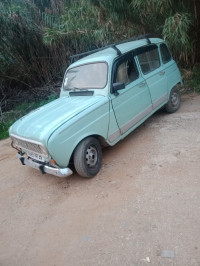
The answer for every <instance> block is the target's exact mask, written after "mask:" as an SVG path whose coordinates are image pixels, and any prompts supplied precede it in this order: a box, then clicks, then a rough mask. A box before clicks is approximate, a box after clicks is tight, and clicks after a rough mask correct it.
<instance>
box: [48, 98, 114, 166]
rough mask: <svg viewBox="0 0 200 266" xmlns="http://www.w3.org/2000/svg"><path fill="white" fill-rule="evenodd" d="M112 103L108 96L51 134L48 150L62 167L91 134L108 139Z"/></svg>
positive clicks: (66, 164)
mask: <svg viewBox="0 0 200 266" xmlns="http://www.w3.org/2000/svg"><path fill="white" fill-rule="evenodd" d="M109 110H110V103H109V99H108V98H106V97H105V98H104V100H103V101H101V102H100V103H97V104H96V105H94V106H91V107H89V108H88V109H86V110H84V111H83V112H82V113H80V114H78V115H77V116H75V117H73V118H72V119H71V120H70V121H68V122H66V123H65V124H63V125H62V126H61V127H59V128H58V129H57V130H55V132H54V133H53V134H52V135H51V137H50V138H49V141H48V145H47V146H48V151H49V153H50V155H51V156H52V158H53V159H54V160H55V161H56V163H57V165H58V166H60V167H67V166H68V164H69V161H70V158H71V156H72V153H73V151H74V149H75V148H76V146H77V145H78V143H80V141H81V140H83V139H84V138H86V137H88V136H91V135H99V136H101V137H102V138H104V139H105V140H106V139H107V134H108V126H109Z"/></svg>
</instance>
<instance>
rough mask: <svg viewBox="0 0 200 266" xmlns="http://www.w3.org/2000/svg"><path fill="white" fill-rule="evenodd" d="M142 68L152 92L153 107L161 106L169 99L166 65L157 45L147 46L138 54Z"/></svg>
mask: <svg viewBox="0 0 200 266" xmlns="http://www.w3.org/2000/svg"><path fill="white" fill-rule="evenodd" d="M137 59H138V62H139V65H140V69H141V72H142V75H143V77H144V79H145V80H146V82H147V85H148V87H149V90H150V93H151V100H152V106H153V109H156V108H159V107H160V105H162V104H163V103H164V102H166V101H167V99H168V93H167V77H166V72H165V67H164V66H163V64H161V62H160V57H159V52H158V47H157V45H155V44H153V45H150V46H148V47H146V48H145V49H144V50H143V51H142V52H141V53H139V54H138V55H137Z"/></svg>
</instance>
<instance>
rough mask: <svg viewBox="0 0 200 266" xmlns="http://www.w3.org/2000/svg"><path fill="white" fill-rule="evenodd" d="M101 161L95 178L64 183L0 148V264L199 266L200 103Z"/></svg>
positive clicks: (141, 132) (159, 118) (161, 120)
mask: <svg viewBox="0 0 200 266" xmlns="http://www.w3.org/2000/svg"><path fill="white" fill-rule="evenodd" d="M103 158H104V159H103V167H102V170H101V172H100V173H99V174H98V175H97V176H96V177H95V178H94V179H91V180H85V179H82V178H80V177H79V176H78V175H76V174H74V175H73V176H71V177H69V178H65V179H60V178H56V177H54V176H51V175H41V173H40V172H38V171H37V170H34V169H30V168H28V167H26V166H22V165H21V164H20V162H19V161H18V160H17V159H16V154H15V151H14V150H13V149H11V148H10V140H9V139H7V140H5V141H1V142H0V165H1V169H0V184H1V185H0V265H2V266H7V265H9V266H22V265H24V266H29V265H30V266H36V265H37V266H40V265H48V266H55V265H56V266H60V265H61V266H62V265H67V266H83V265H84V266H90V265H91V266H93V265H95V266H96V265H101V266H108V265H114V266H118V265H119V266H124V265H142V266H143V265H148V264H149V265H164V266H165V265H170V266H171V265H178V266H184V265H186V266H190V265H192V266H199V265H200V96H195V97H194V95H187V96H184V97H183V102H182V106H181V108H180V110H179V111H178V112H177V113H175V114H171V115H169V114H166V113H165V112H163V111H160V112H158V113H156V114H155V115H154V116H153V117H151V118H150V119H149V120H148V121H146V122H145V123H144V124H143V125H142V126H140V127H139V128H138V129H137V130H136V131H134V132H133V133H132V134H131V135H129V136H128V137H127V138H126V139H125V140H123V141H122V142H120V143H119V144H118V145H116V146H115V147H112V148H107V149H105V150H104V151H103Z"/></svg>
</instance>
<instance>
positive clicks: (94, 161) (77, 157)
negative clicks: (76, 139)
mask: <svg viewBox="0 0 200 266" xmlns="http://www.w3.org/2000/svg"><path fill="white" fill-rule="evenodd" d="M101 162H102V149H101V145H100V143H99V141H98V140H97V139H96V138H95V137H88V138H86V139H84V140H82V141H81V142H80V143H79V144H78V146H77V147H76V149H75V151H74V166H75V169H76V171H77V173H78V174H79V175H80V176H82V177H86V178H92V177H94V176H95V175H96V174H97V173H98V172H99V170H100V168H101Z"/></svg>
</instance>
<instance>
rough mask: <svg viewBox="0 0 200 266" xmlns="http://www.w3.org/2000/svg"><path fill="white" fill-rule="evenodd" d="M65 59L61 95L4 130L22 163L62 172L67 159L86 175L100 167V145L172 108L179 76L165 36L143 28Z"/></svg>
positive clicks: (177, 103)
mask: <svg viewBox="0 0 200 266" xmlns="http://www.w3.org/2000/svg"><path fill="white" fill-rule="evenodd" d="M80 58H81V59H80ZM77 59H79V60H77ZM76 60H77V61H76ZM72 61H73V63H72V64H71V65H70V66H69V68H68V69H67V71H66V73H65V77H64V81H63V84H62V87H61V92H60V98H59V99H57V100H55V101H53V102H51V103H49V104H46V105H45V106H43V107H41V108H39V109H37V110H35V111H33V112H31V113H29V114H28V115H26V116H24V117H22V118H21V119H19V120H18V121H17V122H15V123H14V124H13V125H12V126H11V128H10V131H9V133H10V137H11V139H12V147H13V148H15V149H16V150H17V151H18V157H19V159H20V160H21V163H22V164H23V165H29V166H31V167H33V168H36V169H39V170H40V171H41V172H42V173H49V174H53V175H56V176H60V177H65V176H68V175H71V174H72V170H71V169H70V168H71V167H70V165H71V164H72V165H74V168H75V170H76V171H77V172H78V174H79V175H81V176H83V177H88V178H90V177H93V176H95V175H96V174H97V173H98V172H99V170H100V168H101V162H102V147H103V146H106V145H109V146H113V145H115V144H116V143H117V142H118V141H120V140H122V139H123V138H124V137H125V136H127V135H128V134H129V133H130V132H132V131H133V130H134V129H135V128H137V127H138V126H139V125H140V124H141V123H143V122H144V121H145V120H146V119H147V118H148V117H149V116H151V115H152V114H153V113H154V112H156V111H157V110H158V109H159V108H161V107H165V109H166V110H167V111H168V112H170V113H172V112H175V111H176V110H178V108H179V106H180V102H181V98H180V93H179V89H178V87H179V86H180V85H181V84H182V79H181V75H180V72H179V69H178V67H177V65H176V63H175V61H174V60H173V58H172V56H171V54H170V52H169V50H168V48H167V46H166V44H165V42H164V41H163V40H162V39H157V38H150V39H149V38H148V36H146V35H144V36H140V37H138V38H135V39H132V40H128V41H126V42H123V43H119V44H115V45H110V46H107V47H104V48H101V49H98V50H95V51H91V52H87V53H84V54H79V55H76V56H74V57H72Z"/></svg>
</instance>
